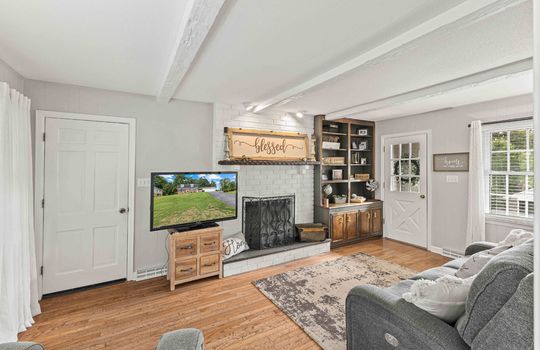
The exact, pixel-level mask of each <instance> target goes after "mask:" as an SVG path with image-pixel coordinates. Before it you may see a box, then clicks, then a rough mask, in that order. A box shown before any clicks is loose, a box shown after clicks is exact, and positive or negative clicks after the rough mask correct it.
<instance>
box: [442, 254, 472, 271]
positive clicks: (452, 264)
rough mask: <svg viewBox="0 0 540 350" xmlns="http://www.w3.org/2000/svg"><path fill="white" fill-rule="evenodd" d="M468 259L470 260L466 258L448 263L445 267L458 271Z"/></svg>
mask: <svg viewBox="0 0 540 350" xmlns="http://www.w3.org/2000/svg"><path fill="white" fill-rule="evenodd" d="M467 259H468V258H467V257H466V256H464V257H463V258H457V259H454V260H452V261H449V262H447V263H446V264H444V265H443V266H444V267H451V268H453V269H456V270H457V269H459V268H460V267H461V266H462V265H463V264H464V263H465V261H467Z"/></svg>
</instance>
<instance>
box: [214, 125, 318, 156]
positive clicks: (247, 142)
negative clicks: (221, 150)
mask: <svg viewBox="0 0 540 350" xmlns="http://www.w3.org/2000/svg"><path fill="white" fill-rule="evenodd" d="M225 133H226V134H227V138H228V146H229V152H230V155H229V157H230V158H231V159H252V160H306V159H308V157H309V143H308V142H309V141H308V136H307V135H306V134H300V133H296V132H275V131H264V130H249V129H234V128H225Z"/></svg>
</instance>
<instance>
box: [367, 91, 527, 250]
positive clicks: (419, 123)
mask: <svg viewBox="0 0 540 350" xmlns="http://www.w3.org/2000/svg"><path fill="white" fill-rule="evenodd" d="M532 112H533V100H532V96H531V95H526V96H518V97H514V98H508V99H503V100H497V101H491V102H485V103H480V104H475V105H470V106H465V107H460V108H453V109H448V110H441V111H437V112H431V113H425V114H421V115H416V116H410V117H406V118H399V119H390V120H384V121H380V122H377V123H376V133H377V139H376V142H377V148H376V149H378V150H380V149H381V148H380V147H381V136H382V135H389V134H399V133H405V132H413V131H419V130H431V135H432V149H431V150H430V152H429V154H428V157H431V156H432V154H433V153H454V152H468V150H469V128H468V127H467V125H468V124H469V123H470V122H471V121H472V120H482V121H484V122H485V121H490V120H498V119H499V120H500V119H510V118H514V117H516V118H517V117H523V116H531V115H532ZM376 162H377V163H376V164H380V165H382V163H381V161H380V152H377V154H376ZM429 171H430V172H431V179H432V187H431V188H432V193H431V195H432V203H431V204H432V227H431V229H432V230H431V232H432V236H431V237H432V241H431V243H432V245H433V246H436V247H439V248H447V249H451V250H454V251H458V252H463V251H464V249H465V232H466V228H467V186H468V182H467V181H468V173H452V175H457V176H458V177H459V183H457V184H456V183H446V176H447V175H448V173H439V172H432V171H431V169H429ZM380 174H381V171H380V168H378V169H377V174H376V178H377V179H378V180H379V181H380ZM486 227H487V231H486V236H487V239H489V240H492V241H499V240H502V239H503V238H504V236H505V235H506V233H507V232H508V231H509V228H508V227H499V226H498V225H497V223H490V224H489V225H486ZM501 236H502V237H501Z"/></svg>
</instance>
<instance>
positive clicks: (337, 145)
mask: <svg viewBox="0 0 540 350" xmlns="http://www.w3.org/2000/svg"><path fill="white" fill-rule="evenodd" d="M340 147H341V144H340V143H339V142H328V141H323V143H322V148H323V149H331V150H336V149H339V148H340Z"/></svg>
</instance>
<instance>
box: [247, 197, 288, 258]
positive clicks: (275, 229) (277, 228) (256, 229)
mask: <svg viewBox="0 0 540 350" xmlns="http://www.w3.org/2000/svg"><path fill="white" fill-rule="evenodd" d="M242 208H243V221H242V230H243V232H244V234H245V236H246V242H247V244H248V245H249V247H250V248H251V249H266V248H274V247H279V246H284V245H287V244H292V243H294V242H295V239H296V231H295V227H294V195H290V196H277V197H243V198H242Z"/></svg>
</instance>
